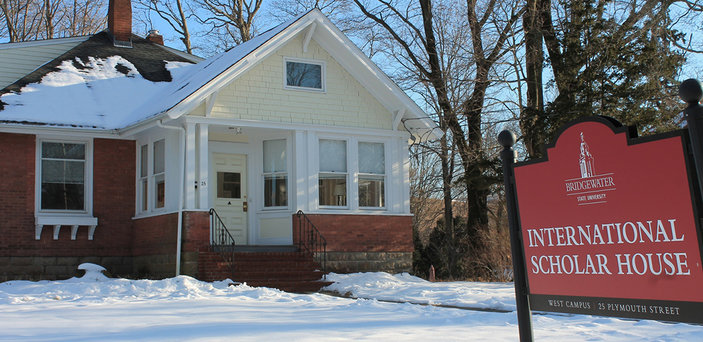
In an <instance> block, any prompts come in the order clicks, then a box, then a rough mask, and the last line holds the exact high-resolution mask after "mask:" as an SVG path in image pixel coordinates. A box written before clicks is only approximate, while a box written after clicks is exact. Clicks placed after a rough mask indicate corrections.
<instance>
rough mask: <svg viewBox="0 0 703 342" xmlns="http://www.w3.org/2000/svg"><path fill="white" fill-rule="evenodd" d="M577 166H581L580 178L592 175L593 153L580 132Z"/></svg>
mask: <svg viewBox="0 0 703 342" xmlns="http://www.w3.org/2000/svg"><path fill="white" fill-rule="evenodd" d="M579 166H580V167H581V178H588V177H593V155H592V154H591V151H590V150H589V149H588V144H586V141H585V140H584V139H583V132H581V155H580V156H579Z"/></svg>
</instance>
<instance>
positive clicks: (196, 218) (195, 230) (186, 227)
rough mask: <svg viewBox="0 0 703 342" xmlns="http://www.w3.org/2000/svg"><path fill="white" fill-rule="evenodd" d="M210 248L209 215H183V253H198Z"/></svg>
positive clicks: (188, 213) (195, 212) (196, 212)
mask: <svg viewBox="0 0 703 342" xmlns="http://www.w3.org/2000/svg"><path fill="white" fill-rule="evenodd" d="M209 247H210V214H209V213H208V212H207V211H190V212H185V213H183V252H199V251H204V250H207V249H208V248H209Z"/></svg>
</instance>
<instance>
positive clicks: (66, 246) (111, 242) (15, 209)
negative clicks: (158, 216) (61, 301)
mask: <svg viewBox="0 0 703 342" xmlns="http://www.w3.org/2000/svg"><path fill="white" fill-rule="evenodd" d="M35 141H36V140H35V136H33V135H25V134H8V133H0V172H1V173H0V174H2V177H3V181H2V182H0V203H2V205H1V206H0V217H1V218H2V219H0V229H2V234H0V256H1V255H12V256H124V255H129V254H130V253H131V246H130V245H131V240H132V219H131V218H132V216H133V215H134V186H135V185H134V177H135V176H134V172H135V171H134V167H135V147H134V142H133V141H128V140H108V139H95V141H94V145H93V146H94V153H93V155H94V163H93V215H94V216H95V217H97V218H98V227H97V229H96V230H95V235H94V238H93V241H89V240H88V228H87V227H80V228H79V229H78V234H77V236H76V240H71V228H70V227H62V228H61V230H60V232H59V239H58V240H54V239H53V227H49V226H45V227H44V229H43V231H42V235H41V239H40V240H36V239H35V237H34V187H35V184H34V182H35V158H36V152H35V149H36V142H35Z"/></svg>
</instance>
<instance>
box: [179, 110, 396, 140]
mask: <svg viewBox="0 0 703 342" xmlns="http://www.w3.org/2000/svg"><path fill="white" fill-rule="evenodd" d="M184 119H185V122H186V123H194V124H200V123H203V124H209V125H213V126H217V125H219V126H235V127H252V128H265V129H272V130H285V131H295V130H299V131H311V132H318V133H329V134H345V135H363V136H374V137H378V136H382V137H402V138H406V139H409V138H410V134H409V133H408V132H406V131H391V130H385V129H376V128H362V127H338V126H324V125H310V124H299V123H290V122H271V121H260V120H242V119H227V118H213V117H209V118H207V117H203V116H187V117H185V118H184Z"/></svg>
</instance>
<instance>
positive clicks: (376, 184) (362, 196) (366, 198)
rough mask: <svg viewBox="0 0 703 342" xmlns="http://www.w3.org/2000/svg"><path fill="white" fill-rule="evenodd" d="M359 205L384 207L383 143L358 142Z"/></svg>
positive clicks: (384, 162)
mask: <svg viewBox="0 0 703 342" xmlns="http://www.w3.org/2000/svg"><path fill="white" fill-rule="evenodd" d="M358 146H359V153H358V155H359V207H362V208H363V207H367V208H369V207H370V208H383V207H385V205H386V204H385V180H386V158H385V150H384V146H383V143H371V142H359V145H358Z"/></svg>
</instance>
